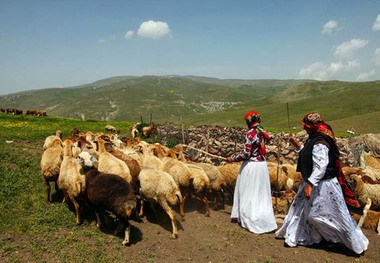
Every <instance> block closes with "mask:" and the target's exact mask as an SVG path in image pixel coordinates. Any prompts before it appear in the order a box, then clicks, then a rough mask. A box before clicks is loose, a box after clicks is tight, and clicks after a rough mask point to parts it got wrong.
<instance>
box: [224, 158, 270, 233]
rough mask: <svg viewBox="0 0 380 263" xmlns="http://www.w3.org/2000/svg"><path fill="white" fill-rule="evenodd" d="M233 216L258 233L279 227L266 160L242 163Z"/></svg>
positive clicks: (235, 193) (237, 182)
mask: <svg viewBox="0 0 380 263" xmlns="http://www.w3.org/2000/svg"><path fill="white" fill-rule="evenodd" d="M231 218H232V219H234V220H237V221H238V222H239V223H240V225H241V226H242V227H243V228H246V229H247V230H249V231H250V232H253V233H256V234H261V233H267V232H271V231H273V230H275V229H277V224H276V219H275V217H274V213H273V206H272V196H271V188H270V179H269V172H268V167H267V164H266V162H249V161H244V162H243V163H242V165H241V167H240V171H239V175H238V178H237V181H236V186H235V192H234V203H233V206H232V212H231Z"/></svg>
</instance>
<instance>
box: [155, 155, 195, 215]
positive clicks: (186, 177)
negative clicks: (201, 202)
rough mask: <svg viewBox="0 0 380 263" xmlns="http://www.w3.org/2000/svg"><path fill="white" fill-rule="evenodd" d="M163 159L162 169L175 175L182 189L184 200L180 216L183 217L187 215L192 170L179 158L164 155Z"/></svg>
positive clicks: (181, 204) (175, 179) (174, 177)
mask: <svg viewBox="0 0 380 263" xmlns="http://www.w3.org/2000/svg"><path fill="white" fill-rule="evenodd" d="M161 161H162V164H161V166H160V169H161V170H162V171H164V172H167V173H169V174H170V175H171V176H172V177H173V179H174V181H175V182H176V184H177V185H178V187H179V189H180V191H181V194H182V197H183V201H182V202H181V203H180V216H181V217H182V219H183V218H184V217H185V208H184V205H185V200H186V197H185V193H187V192H188V189H189V187H190V186H191V171H190V169H189V167H188V166H187V165H185V164H184V163H183V162H181V161H179V160H177V159H173V158H171V157H164V158H163V159H162V160H161Z"/></svg>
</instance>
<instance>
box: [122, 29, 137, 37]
mask: <svg viewBox="0 0 380 263" xmlns="http://www.w3.org/2000/svg"><path fill="white" fill-rule="evenodd" d="M134 34H135V33H134V32H133V31H132V30H129V31H128V32H127V33H125V35H124V38H125V39H131V38H132V37H133V36H134Z"/></svg>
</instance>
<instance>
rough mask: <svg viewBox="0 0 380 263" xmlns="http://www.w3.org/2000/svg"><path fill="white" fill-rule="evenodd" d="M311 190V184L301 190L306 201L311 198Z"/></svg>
mask: <svg viewBox="0 0 380 263" xmlns="http://www.w3.org/2000/svg"><path fill="white" fill-rule="evenodd" d="M312 190H313V185H312V184H311V183H306V186H305V188H304V189H303V195H304V196H305V198H306V199H307V200H309V199H310V197H311V191H312Z"/></svg>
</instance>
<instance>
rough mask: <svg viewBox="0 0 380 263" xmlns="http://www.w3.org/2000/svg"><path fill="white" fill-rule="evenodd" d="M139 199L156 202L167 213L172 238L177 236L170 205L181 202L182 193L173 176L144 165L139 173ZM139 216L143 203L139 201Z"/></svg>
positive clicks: (141, 213)
mask: <svg viewBox="0 0 380 263" xmlns="http://www.w3.org/2000/svg"><path fill="white" fill-rule="evenodd" d="M139 180H140V191H139V192H140V196H141V200H142V201H143V200H148V201H150V202H154V203H158V204H159V205H160V206H161V207H162V208H163V209H164V210H165V212H166V213H167V214H168V216H169V217H170V220H171V223H172V238H174V239H176V238H177V237H178V229H177V221H176V218H175V214H174V212H173V210H172V209H171V208H170V205H172V206H174V205H176V204H178V203H180V204H181V203H183V199H182V194H181V192H180V190H179V188H178V185H177V184H176V183H175V181H174V179H173V177H172V176H171V175H170V174H168V173H166V172H164V171H161V170H159V169H155V168H149V167H144V168H143V169H142V170H141V172H140V174H139ZM139 215H140V217H142V216H143V203H141V208H140V214H139Z"/></svg>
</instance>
